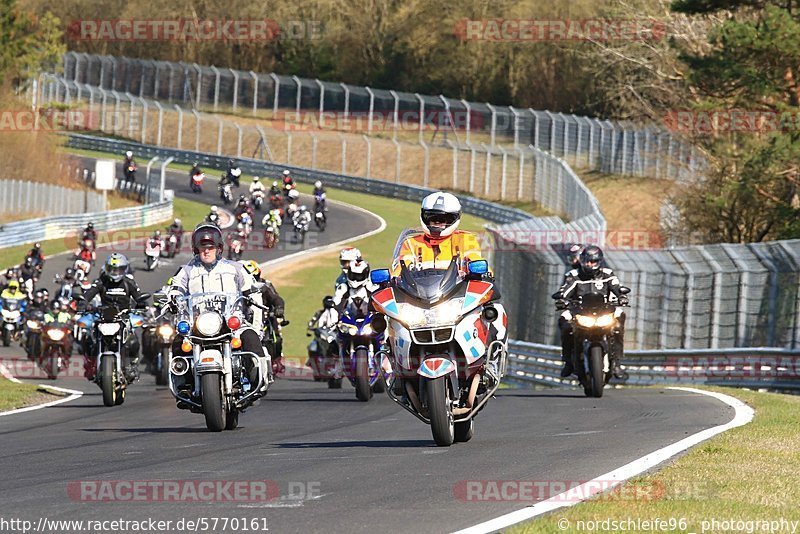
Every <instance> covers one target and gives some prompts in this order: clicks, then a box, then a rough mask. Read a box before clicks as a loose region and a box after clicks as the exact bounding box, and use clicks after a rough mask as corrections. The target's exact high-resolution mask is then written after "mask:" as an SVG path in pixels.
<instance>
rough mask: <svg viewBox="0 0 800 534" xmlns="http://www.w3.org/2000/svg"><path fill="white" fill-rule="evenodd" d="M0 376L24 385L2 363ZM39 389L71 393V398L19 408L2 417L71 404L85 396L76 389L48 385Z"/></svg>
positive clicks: (41, 385) (3, 413) (5, 413)
mask: <svg viewBox="0 0 800 534" xmlns="http://www.w3.org/2000/svg"><path fill="white" fill-rule="evenodd" d="M0 375H3V377H4V378H6V379H8V380H10V381H11V382H14V383H16V384H22V382H21V381H20V380H17V379H16V378H14V375H12V374H11V372H10V371H9V370H8V368H6V366H5V365H3V364H2V363H0ZM38 387H40V388H42V389H52V390H54V391H58V392H60V393H69V397H64V398H63V399H58V400H54V401H51V402H45V403H43V404H37V405H36V406H28V407H27V408H18V409H16V410H9V411H7V412H0V417H3V416H4V415H14V414H18V413H23V412H32V411H33V410H41V409H42V408H47V407H48V406H55V405H56V404H61V403H64V402H69V401H71V400H75V399H77V398H79V397H81V396H83V392H82V391H77V390H75V389H66V388H59V387H56V386H48V385H45V384H38Z"/></svg>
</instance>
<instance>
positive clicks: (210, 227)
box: [192, 224, 225, 254]
mask: <svg viewBox="0 0 800 534" xmlns="http://www.w3.org/2000/svg"><path fill="white" fill-rule="evenodd" d="M203 243H213V244H214V245H215V246H216V247H217V250H219V251H220V252H222V249H223V248H224V247H225V243H224V241H223V240H222V231H221V230H220V229H219V227H218V226H216V225H214V224H201V225H199V226H198V227H197V228H195V229H194V233H192V252H194V253H195V254H200V245H202V244H203Z"/></svg>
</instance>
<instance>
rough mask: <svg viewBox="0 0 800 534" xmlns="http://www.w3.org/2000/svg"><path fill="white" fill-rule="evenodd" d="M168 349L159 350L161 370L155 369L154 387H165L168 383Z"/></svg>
mask: <svg viewBox="0 0 800 534" xmlns="http://www.w3.org/2000/svg"><path fill="white" fill-rule="evenodd" d="M170 352H171V350H170V348H169V347H165V348H163V349H161V369H157V371H158V374H156V385H157V386H166V385H167V384H168V383H169V355H170Z"/></svg>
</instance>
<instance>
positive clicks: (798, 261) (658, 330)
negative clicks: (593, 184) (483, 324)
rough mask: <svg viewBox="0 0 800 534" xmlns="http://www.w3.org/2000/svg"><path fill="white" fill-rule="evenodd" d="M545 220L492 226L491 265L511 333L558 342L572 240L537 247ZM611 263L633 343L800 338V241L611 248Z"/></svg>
mask: <svg viewBox="0 0 800 534" xmlns="http://www.w3.org/2000/svg"><path fill="white" fill-rule="evenodd" d="M540 226H541V225H540V223H538V222H537V221H523V222H519V223H514V224H513V225H506V226H502V227H497V228H494V229H493V230H492V231H493V233H494V235H495V240H496V247H495V251H494V256H493V265H494V267H495V272H496V276H497V279H498V281H499V285H500V287H501V289H502V292H503V296H504V298H505V300H504V304H505V305H506V306H507V307H508V309H509V316H510V317H513V318H514V321H513V322H512V323H511V324H510V327H509V328H510V335H511V337H512V338H514V339H520V340H526V341H532V342H535V343H544V344H556V343H558V342H559V333H558V325H557V320H556V319H557V312H555V309H554V302H553V300H552V299H551V298H550V295H551V294H552V293H553V292H554V291H555V290H556V289H557V288H558V287H559V286H560V285H561V283H562V282H563V277H564V273H565V272H566V270H567V269H568V267H567V262H566V251H565V249H566V245H565V244H554V245H547V244H544V245H542V244H540V243H541V242H542V241H543V240H542V239H541V235H540V234H541V228H540ZM574 235H576V236H577V235H578V234H574ZM529 236H533V238H530V237H529ZM606 262H607V264H608V266H609V267H611V268H612V269H614V271H615V273H616V274H617V276H618V277H619V279H620V281H621V283H622V284H623V285H626V286H628V287H630V288H631V295H630V303H631V306H630V308H626V315H627V321H626V326H625V339H626V346H628V347H630V348H636V349H654V348H658V349H671V348H686V349H698V348H714V349H716V348H729V347H758V346H765V347H767V346H768V347H786V348H797V347H798V345H799V344H800V329H799V328H798V321H800V304H799V303H800V240H791V241H774V242H769V243H752V244H747V245H734V244H719V245H706V246H689V247H677V248H672V249H653V250H624V249H607V250H606Z"/></svg>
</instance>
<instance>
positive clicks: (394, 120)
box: [389, 90, 400, 141]
mask: <svg viewBox="0 0 800 534" xmlns="http://www.w3.org/2000/svg"><path fill="white" fill-rule="evenodd" d="M389 94H390V95H392V98H394V113H393V116H392V140H394V141H397V121H398V120H399V119H400V97H398V96H397V93H396V92H395V91H394V90H391V91H389Z"/></svg>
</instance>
